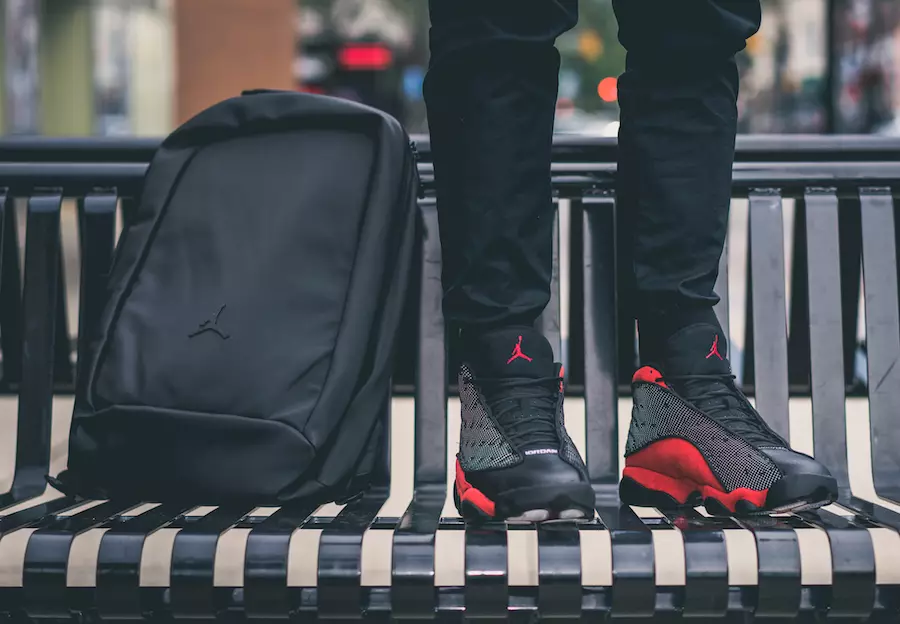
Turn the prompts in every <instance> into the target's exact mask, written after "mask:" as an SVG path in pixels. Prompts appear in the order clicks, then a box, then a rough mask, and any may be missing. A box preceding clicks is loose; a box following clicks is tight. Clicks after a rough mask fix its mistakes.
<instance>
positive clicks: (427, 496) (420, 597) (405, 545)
mask: <svg viewBox="0 0 900 624" xmlns="http://www.w3.org/2000/svg"><path fill="white" fill-rule="evenodd" d="M420 208H421V211H422V263H421V266H422V272H421V275H420V282H419V288H420V290H419V302H418V306H419V327H418V331H419V350H418V361H417V367H416V371H417V372H416V395H415V424H414V427H415V457H414V467H415V473H414V476H413V487H414V492H413V500H412V501H411V502H410V504H409V506H407V508H406V511H405V512H404V514H403V516H402V517H401V518H400V520H399V522H398V523H397V526H396V527H395V529H394V536H393V544H392V554H391V591H390V594H391V596H390V597H391V611H392V613H393V617H395V618H398V619H416V620H419V621H423V620H429V619H434V617H435V611H436V609H437V591H436V589H435V586H434V578H435V545H436V532H437V531H438V530H439V527H440V520H441V512H442V510H443V508H444V502H445V500H446V495H447V372H448V371H447V358H446V329H445V327H444V316H443V311H442V301H443V288H442V286H441V266H442V264H441V244H440V238H439V233H438V227H439V226H438V216H437V210H436V206H435V202H434V200H424V201H422V202H420Z"/></svg>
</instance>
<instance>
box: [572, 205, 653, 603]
mask: <svg viewBox="0 0 900 624" xmlns="http://www.w3.org/2000/svg"><path fill="white" fill-rule="evenodd" d="M582 206H583V220H584V228H583V237H584V243H583V245H584V271H583V278H584V398H585V415H586V419H587V422H586V423H585V430H586V437H587V449H586V451H587V452H586V455H587V456H586V457H585V462H586V463H587V467H588V472H589V474H590V477H591V481H592V482H593V484H594V491H595V493H596V495H597V506H596V507H597V513H598V515H599V517H600V520H601V521H602V522H603V524H604V525H606V527H607V528H608V529H609V530H610V542H611V545H612V569H613V588H612V597H611V604H610V608H611V612H612V613H613V614H614V615H621V616H631V617H641V616H644V617H649V616H651V615H653V613H654V611H655V602H656V586H655V584H654V575H655V570H654V560H653V537H652V535H651V533H650V530H649V529H648V528H647V527H646V526H645V525H644V523H643V522H641V520H640V518H638V517H637V516H636V515H635V514H634V512H633V511H632V510H631V508H629V507H627V506H621V507H620V505H619V500H618V492H617V486H616V484H617V482H618V477H619V424H618V409H619V402H618V399H619V396H618V376H617V372H616V368H617V361H618V351H617V348H616V341H617V330H616V327H617V325H616V316H617V299H616V294H617V284H616V275H617V273H616V256H617V252H616V215H615V209H616V204H615V200H614V198H613V196H612V195H611V194H608V193H607V194H602V195H600V196H596V197H589V198H585V199H584V200H583V202H582Z"/></svg>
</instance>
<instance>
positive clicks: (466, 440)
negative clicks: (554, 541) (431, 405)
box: [453, 327, 594, 522]
mask: <svg viewBox="0 0 900 624" xmlns="http://www.w3.org/2000/svg"><path fill="white" fill-rule="evenodd" d="M464 352H465V354H466V357H465V360H464V363H463V364H462V366H461V367H460V372H459V398H460V402H461V404H462V427H461V429H460V435H459V453H458V454H457V461H456V484H455V487H454V489H453V495H454V496H453V498H454V501H455V502H456V508H457V509H458V510H459V513H460V515H462V516H463V517H464V518H467V519H472V520H488V519H498V520H500V519H505V520H509V521H512V522H516V521H520V522H541V521H545V520H557V519H563V520H576V519H579V518H592V517H593V515H594V491H593V489H592V488H591V484H590V481H589V479H588V476H587V471H586V469H585V467H584V462H583V461H582V459H581V456H580V455H579V454H578V451H577V450H576V449H575V445H574V444H572V440H571V439H570V438H569V435H568V434H567V433H566V430H565V428H564V426H563V388H564V386H563V374H562V373H563V371H562V367H561V366H559V365H558V364H555V363H554V362H553V351H552V349H551V348H550V344H549V343H548V342H547V340H546V339H545V338H544V337H543V336H542V335H541V334H540V333H538V332H536V331H535V330H533V329H531V328H529V327H513V328H506V329H502V330H497V331H493V332H490V333H487V334H482V335H480V336H478V337H477V338H476V339H473V340H470V341H469V344H467V345H466V346H465V347H464Z"/></svg>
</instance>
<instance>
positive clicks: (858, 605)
mask: <svg viewBox="0 0 900 624" xmlns="http://www.w3.org/2000/svg"><path fill="white" fill-rule="evenodd" d="M800 517H801V518H802V519H803V520H805V521H806V522H808V523H809V524H811V525H812V526H815V527H818V528H819V529H822V530H824V531H825V533H826V535H827V536H828V543H829V546H830V549H831V587H830V588H829V592H828V593H829V594H830V595H829V596H828V613H829V616H831V617H846V618H867V617H869V616H870V615H871V614H872V612H873V610H874V609H875V546H874V544H873V543H872V536H871V535H870V534H869V532H868V531H867V530H866V529H864V528H862V527H859V526H856V525H854V524H853V523H851V522H850V521H849V520H848V519H847V518H844V517H841V516H838V515H837V514H833V513H830V512H828V511H822V510H820V511H818V512H814V513H805V514H800Z"/></svg>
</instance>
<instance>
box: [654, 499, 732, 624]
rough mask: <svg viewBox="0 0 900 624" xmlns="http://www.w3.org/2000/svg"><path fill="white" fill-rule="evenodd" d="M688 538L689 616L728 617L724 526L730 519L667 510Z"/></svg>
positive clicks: (686, 595) (685, 604)
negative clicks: (726, 615)
mask: <svg viewBox="0 0 900 624" xmlns="http://www.w3.org/2000/svg"><path fill="white" fill-rule="evenodd" d="M663 514H664V515H665V516H666V518H668V519H669V522H671V523H672V525H673V526H675V527H676V528H677V529H679V530H680V531H681V536H682V539H683V540H684V568H685V569H684V572H685V586H684V600H683V604H682V606H683V609H684V615H685V617H703V618H710V617H724V616H725V614H726V612H727V610H728V595H729V586H728V550H727V547H726V544H725V534H724V533H723V530H724V529H734V528H738V527H737V525H736V524H735V523H734V521H733V520H731V519H730V518H715V517H713V518H707V517H705V516H702V515H701V514H700V513H698V512H697V511H696V510H695V509H691V508H687V509H682V510H678V511H668V512H663Z"/></svg>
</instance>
